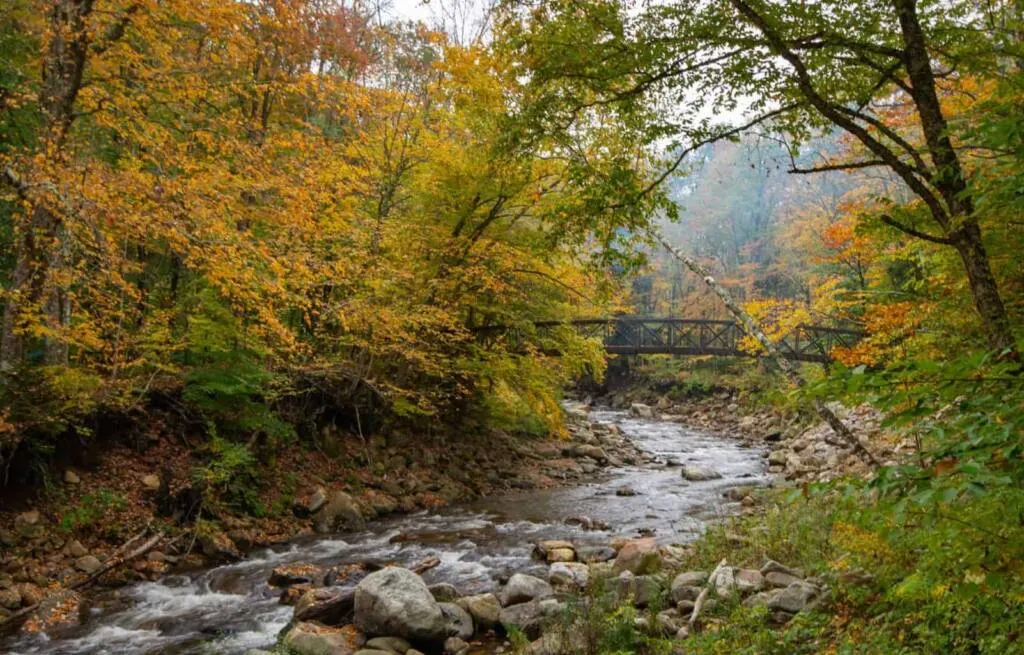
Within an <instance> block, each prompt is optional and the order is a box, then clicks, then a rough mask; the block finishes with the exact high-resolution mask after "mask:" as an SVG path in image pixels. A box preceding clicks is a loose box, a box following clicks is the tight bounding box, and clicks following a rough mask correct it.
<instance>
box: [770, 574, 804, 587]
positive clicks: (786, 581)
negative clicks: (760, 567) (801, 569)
mask: <svg viewBox="0 0 1024 655" xmlns="http://www.w3.org/2000/svg"><path fill="white" fill-rule="evenodd" d="M764 581H765V582H766V583H767V584H768V586H769V587H772V588H774V589H785V588H786V587H788V586H789V585H791V584H793V583H794V582H800V578H798V577H796V576H795V575H790V574H789V573H783V572H782V571H770V572H769V573H768V574H767V575H765V576H764Z"/></svg>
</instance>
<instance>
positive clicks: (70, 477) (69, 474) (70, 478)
mask: <svg viewBox="0 0 1024 655" xmlns="http://www.w3.org/2000/svg"><path fill="white" fill-rule="evenodd" d="M81 481H82V478H80V477H78V474H77V473H75V472H74V471H72V470H71V469H67V470H66V471H64V482H65V483H66V484H71V485H75V484H79V483H80V482H81Z"/></svg>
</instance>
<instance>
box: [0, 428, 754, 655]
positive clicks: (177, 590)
mask: <svg viewBox="0 0 1024 655" xmlns="http://www.w3.org/2000/svg"><path fill="white" fill-rule="evenodd" d="M590 419H591V420H592V421H595V422H598V423H611V424H617V425H618V426H619V427H620V428H621V429H622V430H623V432H624V433H625V434H626V435H627V436H629V437H631V438H632V439H633V441H634V443H635V444H636V445H637V446H638V447H639V448H640V449H641V450H643V451H645V452H647V453H648V454H649V455H651V456H652V457H653V458H654V460H655V463H651V464H642V465H638V466H624V467H621V468H613V469H609V470H606V471H605V472H603V473H602V474H601V475H600V477H599V478H598V479H597V480H596V481H594V482H591V483H589V484H584V485H580V486H576V487H568V488H561V489H545V490H538V491H527V492H519V493H514V494H509V495H503V496H500V497H494V498H487V499H483V500H478V501H475V502H470V503H464V504H460V505H456V506H452V507H449V508H445V509H441V510H433V511H423V512H418V513H415V514H408V515H404V516H399V517H395V518H390V519H384V520H380V521H375V522H373V523H371V524H370V526H369V527H368V529H367V530H366V531H364V532H360V533H351V534H340V535H331V536H328V537H316V538H308V539H304V540H297V541H293V542H291V543H289V544H286V545H281V546H277V547H274V548H270V549H264V550H258V551H255V552H253V553H251V554H250V555H249V557H248V558H247V559H245V560H243V561H240V562H237V563H234V564H229V565H225V566H219V567H216V568H211V569H207V570H203V571H198V572H194V573H190V574H187V575H186V574H182V575H169V576H166V577H165V578H164V579H162V580H160V581H159V582H147V583H140V584H136V585H132V586H128V587H123V588H120V589H117V590H112V591H108V592H101V593H99V594H97V595H96V596H95V597H94V598H93V607H94V609H92V610H91V611H90V615H89V616H88V617H87V618H86V619H85V620H84V621H83V623H82V625H81V626H79V627H77V628H74V629H72V630H70V631H68V632H66V633H62V634H61V635H60V638H52V639H51V638H47V637H45V636H41V635H37V636H28V637H21V638H20V639H18V640H16V641H14V642H13V643H9V644H6V646H7V647H9V648H11V649H12V650H11V652H12V653H18V654H25V655H28V654H30V653H54V654H65V655H71V654H86V653H97V654H98V653H111V654H113V653H118V654H121V653H125V654H129V653H132V654H139V655H142V654H155V653H173V654H185V653H226V654H241V653H244V652H245V651H246V650H247V649H249V648H267V647H270V646H271V645H273V644H274V642H275V640H276V638H277V633H278V632H279V631H280V630H281V628H283V627H284V626H285V625H286V624H287V623H288V621H289V619H290V618H291V615H292V608H291V607H289V606H285V605H280V604H279V603H278V596H279V595H280V590H278V589H274V588H271V587H269V586H268V585H267V584H266V582H267V578H268V577H269V575H270V572H271V570H272V569H273V568H274V567H275V566H280V565H282V564H287V563H293V562H309V563H316V564H321V565H325V566H329V565H335V564H344V563H348V562H358V561H366V560H376V561H388V562H397V563H400V564H406V565H412V564H415V563H417V562H419V561H422V560H423V559H425V558H427V557H430V556H436V557H438V558H440V561H441V563H440V565H438V566H437V567H435V568H433V569H431V570H429V571H427V572H426V573H424V574H423V578H424V580H425V581H426V582H427V584H434V583H436V582H449V583H452V584H454V585H455V586H456V587H457V588H458V589H459V591H460V593H462V594H472V593H482V592H485V591H490V590H492V589H494V588H496V587H497V586H498V581H499V580H504V579H505V578H507V577H508V576H509V575H511V574H512V573H514V572H525V573H534V574H536V573H541V574H542V575H545V576H546V568H547V567H546V565H544V564H541V563H539V562H537V561H536V560H533V559H531V553H532V551H533V544H534V542H536V541H538V540H541V539H569V540H572V541H573V542H575V543H576V544H577V545H602V546H603V545H607V544H608V542H609V541H610V539H611V538H612V537H613V536H616V535H624V536H637V535H639V534H652V535H653V536H654V537H656V538H657V539H658V540H659V541H661V542H663V543H686V542H688V541H691V540H692V539H694V538H695V537H696V536H697V535H698V534H700V532H701V530H702V529H703V526H704V525H705V524H706V523H707V522H708V521H709V520H714V519H716V518H721V517H723V516H726V515H728V514H730V513H733V512H735V511H736V509H737V507H736V504H734V503H730V502H728V501H727V500H726V499H725V497H724V496H723V492H724V491H725V489H727V488H729V487H734V486H738V485H758V484H765V483H766V482H767V481H768V478H767V475H766V474H765V472H764V463H763V462H764V460H763V459H762V452H761V451H760V450H759V449H756V448H750V447H746V446H743V445H742V444H739V443H737V442H733V441H730V440H727V439H724V438H722V437H720V436H715V435H711V434H706V433H701V432H696V431H693V430H689V429H687V428H685V427H683V426H681V425H679V424H677V423H670V422H667V421H660V420H656V419H640V418H635V417H632V416H630V415H629V414H628V413H627V412H621V411H612V410H604V409H599V410H595V411H593V412H591V413H590ZM680 464H696V465H700V466H706V467H710V468H713V469H715V470H717V471H719V472H720V473H721V474H722V478H721V479H717V480H711V481H707V482H686V481H685V480H683V479H682V476H681V474H680V469H679V465H680ZM623 486H628V487H630V488H631V489H633V490H634V491H635V492H636V495H632V496H620V495H616V490H618V489H619V488H620V487H623ZM580 515H585V516H588V517H591V518H593V519H598V520H600V521H604V522H606V523H608V524H609V525H610V529H609V530H608V531H602V530H592V531H585V530H583V529H582V528H580V527H579V526H573V525H567V524H566V523H565V519H567V518H570V517H574V516H580ZM0 646H2V644H0ZM0 650H3V648H2V647H0Z"/></svg>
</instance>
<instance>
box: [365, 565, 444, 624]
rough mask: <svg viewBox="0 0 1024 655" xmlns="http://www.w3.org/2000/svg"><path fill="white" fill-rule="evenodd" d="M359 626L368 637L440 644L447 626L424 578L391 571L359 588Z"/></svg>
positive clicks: (383, 571)
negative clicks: (398, 638)
mask: <svg viewBox="0 0 1024 655" xmlns="http://www.w3.org/2000/svg"><path fill="white" fill-rule="evenodd" d="M354 623H355V625H356V627H357V628H359V629H360V630H362V631H363V632H365V633H366V634H367V635H373V636H381V637H383V636H396V637H402V638H403V639H409V640H411V641H428V642H440V641H442V640H444V638H445V637H447V636H448V634H447V632H448V630H447V622H446V621H445V617H444V614H443V613H442V611H441V607H440V606H439V605H438V603H437V601H436V600H434V597H433V596H432V595H431V594H430V590H429V589H428V588H427V585H426V584H425V583H424V582H423V580H422V579H421V578H420V576H418V575H416V574H415V573H413V572H412V571H409V570H408V569H403V568H398V567H389V568H386V569H381V570H380V571H377V572H375V573H371V574H370V575H368V576H366V578H364V579H363V581H362V582H360V583H359V584H358V585H357V586H356V591H355V621H354Z"/></svg>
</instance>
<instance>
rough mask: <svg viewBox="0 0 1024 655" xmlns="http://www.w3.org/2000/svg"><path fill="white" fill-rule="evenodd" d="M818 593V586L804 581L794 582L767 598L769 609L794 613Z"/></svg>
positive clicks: (805, 605)
mask: <svg viewBox="0 0 1024 655" xmlns="http://www.w3.org/2000/svg"><path fill="white" fill-rule="evenodd" d="M817 595H818V588H817V587H815V586H814V585H811V584H807V583H806V582H794V583H793V584H791V585H789V586H788V587H786V588H785V589H783V590H782V591H778V592H776V593H775V594H773V595H772V597H771V599H769V600H768V609H769V610H781V611H783V612H790V613H792V614H796V613H797V612H799V611H800V610H802V609H804V608H805V607H807V604H808V603H809V602H811V600H812V599H813V598H814V597H815V596H817Z"/></svg>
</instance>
